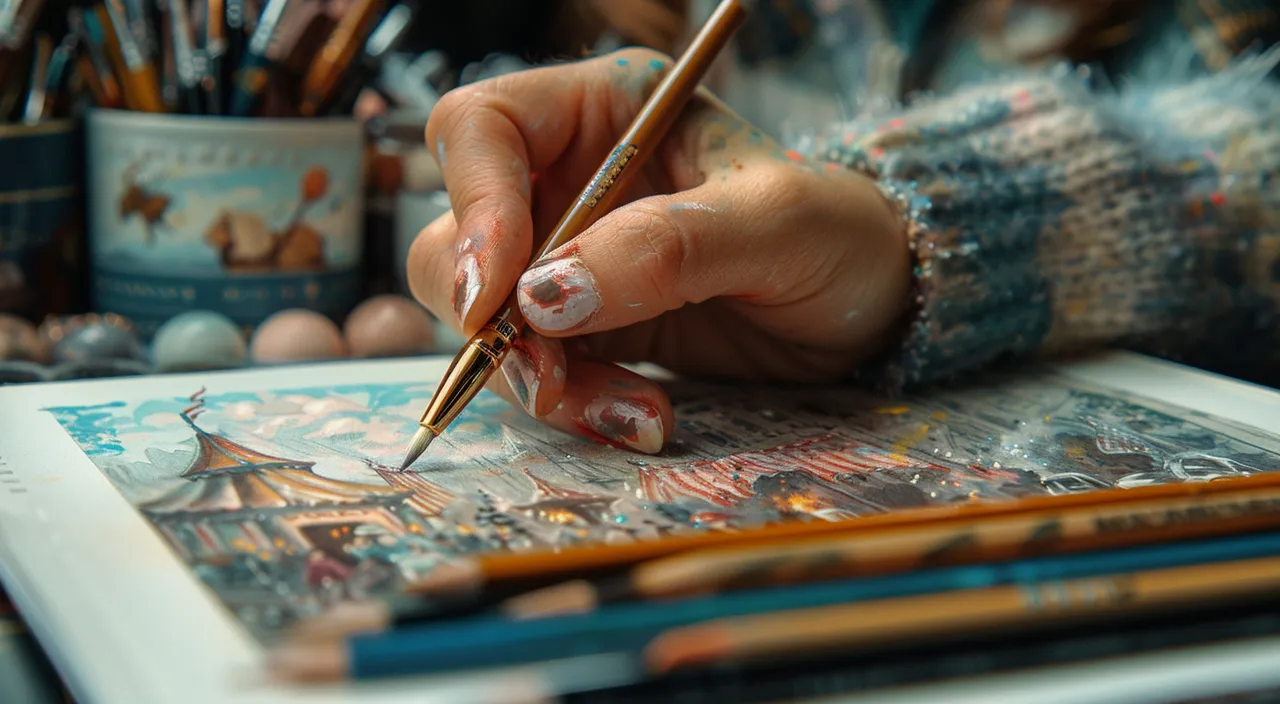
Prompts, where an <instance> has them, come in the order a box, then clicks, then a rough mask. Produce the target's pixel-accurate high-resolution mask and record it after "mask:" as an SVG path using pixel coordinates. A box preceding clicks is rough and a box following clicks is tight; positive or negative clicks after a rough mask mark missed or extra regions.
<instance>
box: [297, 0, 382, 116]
mask: <svg viewBox="0 0 1280 704" xmlns="http://www.w3.org/2000/svg"><path fill="white" fill-rule="evenodd" d="M381 7H382V0H355V2H354V3H353V5H352V7H351V8H350V9H349V10H347V12H346V14H345V15H343V17H342V20H341V21H340V22H338V26H337V27H336V28H334V30H333V34H332V35H330V37H329V41H327V42H325V45H324V48H322V49H321V50H320V53H319V55H318V56H316V58H315V61H314V62H312V64H311V68H310V69H309V70H308V71H307V75H306V77H305V78H303V81H302V102H301V104H300V105H299V107H298V111H299V112H300V113H301V114H302V115H304V116H307V117H310V116H313V115H316V114H317V113H318V112H319V111H320V108H321V107H322V106H324V105H326V104H327V103H328V102H329V99H330V98H331V97H332V96H333V92H334V91H335V90H336V89H337V87H338V83H339V81H341V79H342V75H343V74H344V73H345V72H346V71H347V67H348V66H350V65H351V60H352V59H353V58H355V55H356V52H357V51H358V50H359V49H360V46H361V44H363V43H364V41H365V39H366V38H367V37H368V35H369V30H370V29H371V28H372V27H373V23H374V21H375V20H376V19H377V14H378V10H379V9H380V8H381Z"/></svg>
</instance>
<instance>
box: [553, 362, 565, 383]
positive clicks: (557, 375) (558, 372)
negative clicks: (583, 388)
mask: <svg viewBox="0 0 1280 704" xmlns="http://www.w3.org/2000/svg"><path fill="white" fill-rule="evenodd" d="M551 377H552V378H553V379H555V380H556V381H557V382H559V383H564V369H561V368H560V365H556V366H554V367H552V368H551Z"/></svg>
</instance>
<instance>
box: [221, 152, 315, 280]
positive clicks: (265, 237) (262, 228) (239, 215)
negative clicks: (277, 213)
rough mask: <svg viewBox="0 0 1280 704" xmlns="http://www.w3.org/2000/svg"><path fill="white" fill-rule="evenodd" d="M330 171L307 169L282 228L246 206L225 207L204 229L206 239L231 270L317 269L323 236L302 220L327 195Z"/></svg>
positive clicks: (224, 266)
mask: <svg viewBox="0 0 1280 704" xmlns="http://www.w3.org/2000/svg"><path fill="white" fill-rule="evenodd" d="M328 187H329V174H328V172H327V171H325V170H324V169H323V168H321V167H318V166H313V167H311V168H310V169H307V172H306V173H305V174H304V175H303V177H302V182H301V189H300V190H301V196H302V197H301V200H300V201H299V202H298V207H297V209H296V210H295V211H294V213H293V217H292V218H290V219H289V223H288V224H287V225H285V226H284V227H283V228H281V229H280V230H279V231H274V232H273V231H272V230H271V227H270V226H269V225H268V224H267V222H266V220H264V219H263V218H262V216H260V215H258V214H257V213H255V212H251V211H243V210H224V211H222V213H221V214H220V215H219V216H218V217H217V219H215V220H214V221H213V223H212V224H211V225H209V228H208V229H207V230H205V234H204V241H205V243H206V244H208V245H209V246H210V247H212V248H213V249H215V250H216V251H217V252H218V255H219V258H220V259H221V260H222V267H223V268H224V269H226V270H228V271H238V272H249V271H315V270H318V269H323V268H324V265H325V252H324V236H323V235H321V234H320V232H318V231H317V230H316V229H315V228H314V227H312V226H310V225H308V224H307V223H305V222H303V216H304V215H305V213H306V211H307V209H308V208H310V207H311V205H312V204H313V203H315V202H316V201H318V200H320V198H322V197H324V194H325V192H326V191H327V190H328Z"/></svg>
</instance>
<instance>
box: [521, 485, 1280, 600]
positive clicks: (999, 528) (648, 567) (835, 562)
mask: <svg viewBox="0 0 1280 704" xmlns="http://www.w3.org/2000/svg"><path fill="white" fill-rule="evenodd" d="M1273 528H1280V487H1275V488H1265V489H1256V490H1251V491H1244V492H1230V493H1223V494H1214V495H1210V496H1199V497H1193V498H1162V499H1152V500H1147V501H1135V502H1125V503H1120V504H1103V505H1099V506H1077V507H1073V508H1069V509H1051V510H1047V511H1043V512H1038V511H1032V512H1027V513H1020V514H1015V515H1012V516H1004V517H1000V516H996V517H986V518H975V519H969V520H956V521H943V522H938V523H930V524H925V525H920V526H902V527H899V528H890V529H885V530H877V531H862V532H859V533H849V534H846V535H834V536H820V537H812V538H796V539H793V540H791V541H788V542H786V543H776V544H768V545H748V546H736V547H734V546H730V547H722V548H713V549H708V550H699V551H693V552H688V553H684V554H681V555H675V556H672V557H668V558H664V559H659V560H655V561H652V562H647V563H642V564H640V565H638V566H636V567H634V568H632V569H631V570H630V572H628V573H627V574H626V575H624V576H622V577H620V578H615V579H613V580H606V581H605V582H603V583H592V582H590V581H588V580H575V581H572V582H567V583H564V584H561V585H557V586H554V587H550V588H547V589H544V590H540V591H535V592H531V593H529V594H524V595H521V596H518V597H516V598H514V599H512V600H510V601H509V602H507V603H506V604H504V605H503V607H502V610H503V611H504V612H505V613H507V614H510V615H512V616H516V617H520V618H531V617H540V616H547V615H552V614H562V613H576V612H581V611H590V610H592V609H595V608H598V607H599V606H600V605H601V604H603V603H608V602H610V601H629V600H636V599H647V600H655V599H670V598H676V597H683V596H691V595H700V594H712V593H717V592H724V591H729V590H736V589H750V588H755V587H762V586H774V585H782V584H794V583H798V582H808V581H815V580H825V579H836V578H844V577H855V576H868V575H878V574H888V573H892V572H906V571H909V570H913V569H922V568H926V567H937V566H940V565H954V564H969V563H975V562H993V561H999V560H1010V559H1014V558H1019V557H1030V556H1035V555H1055V554H1063V553H1072V552H1084V551H1088V550H1099V549H1110V548H1118V547H1127V546H1135V545H1143V544H1148V543H1158V542H1169V541H1175V540H1185V539H1188V538H1205V537H1210V536H1216V535H1229V534H1234V533H1242V532H1248V531H1256V530H1263V529H1273Z"/></svg>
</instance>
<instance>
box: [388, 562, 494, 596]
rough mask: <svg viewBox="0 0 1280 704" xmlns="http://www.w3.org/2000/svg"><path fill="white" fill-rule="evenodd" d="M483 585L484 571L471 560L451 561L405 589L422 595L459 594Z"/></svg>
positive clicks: (467, 592) (473, 590)
mask: <svg viewBox="0 0 1280 704" xmlns="http://www.w3.org/2000/svg"><path fill="white" fill-rule="evenodd" d="M483 586H484V572H483V571H482V570H481V569H480V565H479V564H478V563H476V562H474V561H472V560H464V561H460V562H452V563H446V564H443V565H440V566H439V567H437V568H435V569H433V570H431V572H430V573H429V574H427V576H426V577H423V578H422V579H420V580H418V581H416V582H412V583H410V584H409V585H408V586H407V587H405V591H406V592H408V593H410V594H421V595H424V596H435V597H443V596H461V595H464V594H471V593H474V592H475V591H476V590H477V589H480V588H481V587H483Z"/></svg>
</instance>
